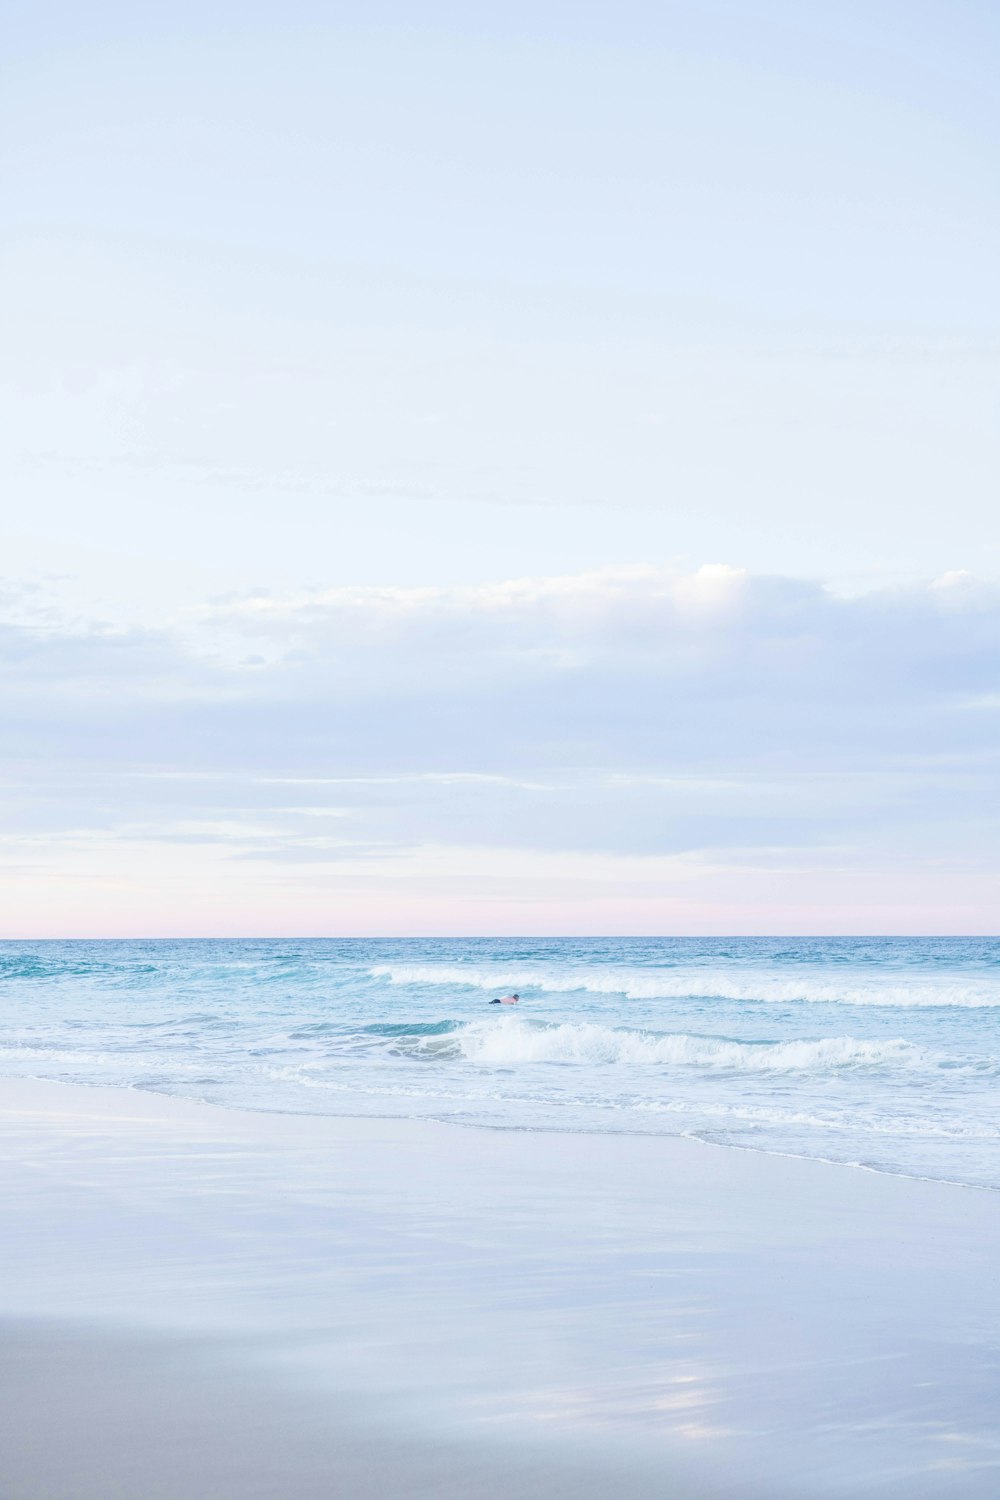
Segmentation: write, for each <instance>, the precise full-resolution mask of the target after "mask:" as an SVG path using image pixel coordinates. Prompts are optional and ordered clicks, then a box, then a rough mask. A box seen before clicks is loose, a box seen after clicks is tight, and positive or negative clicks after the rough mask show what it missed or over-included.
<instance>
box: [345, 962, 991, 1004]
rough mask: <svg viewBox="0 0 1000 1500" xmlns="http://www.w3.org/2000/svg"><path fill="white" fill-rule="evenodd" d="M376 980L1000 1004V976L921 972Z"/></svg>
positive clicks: (523, 972) (506, 973)
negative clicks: (940, 977) (976, 980)
mask: <svg viewBox="0 0 1000 1500" xmlns="http://www.w3.org/2000/svg"><path fill="white" fill-rule="evenodd" d="M368 972H369V974H370V975H371V976H372V978H375V979H385V980H387V981H388V982H389V983H390V984H427V985H432V984H437V985H447V986H450V987H452V988H454V987H455V986H465V987H468V988H470V989H478V990H497V991H499V990H502V989H518V990H520V991H521V992H522V993H523V992H525V991H526V990H541V991H543V992H546V991H548V992H552V993H556V994H568V993H577V992H584V991H587V992H590V993H592V994H598V995H623V996H625V998H626V999H629V1000H658V999H664V1000H671V999H675V1000H683V999H704V1000H714V999H721V1000H746V1001H756V1002H759V1003H764V1004H784V1005H788V1004H795V1003H798V1002H808V1003H813V1004H823V1005H874V1006H905V1007H910V1006H924V1007H936V1006H961V1007H966V1008H972V1009H980V1008H988V1007H993V1006H1000V978H998V979H997V980H996V981H995V982H994V983H992V984H990V983H988V982H987V983H983V984H981V985H972V984H941V983H940V982H937V981H934V980H928V979H924V978H922V977H914V978H912V979H910V978H905V979H904V978H901V977H899V976H898V975H896V976H894V977H893V978H892V979H883V978H881V977H879V978H871V979H868V978H866V977H864V976H860V975H858V974H857V973H854V974H852V975H851V976H850V978H847V977H845V979H844V980H843V981H840V980H831V979H829V978H822V979H820V978H812V977H810V976H805V975H802V976H799V975H795V976H791V975H788V974H784V975H781V976H780V977H779V976H778V975H769V974H766V973H763V974H762V973H759V972H752V973H751V972H740V971H739V970H726V969H712V970H707V971H706V970H691V969H676V970H649V969H628V968H613V967H609V968H602V969H595V968H580V969H573V968H561V969H560V968H555V967H553V968H551V969H548V968H546V969H541V968H538V967H537V966H532V965H530V964H525V965H520V966H518V967H517V968H514V967H512V966H511V965H509V964H504V965H501V964H483V965H473V964H468V965H466V964H379V965H377V966H375V967H374V968H372V969H370V970H369V971H368Z"/></svg>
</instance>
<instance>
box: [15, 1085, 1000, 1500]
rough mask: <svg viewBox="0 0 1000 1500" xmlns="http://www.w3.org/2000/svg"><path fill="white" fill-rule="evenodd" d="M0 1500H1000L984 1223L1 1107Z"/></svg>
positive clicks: (541, 1154) (510, 1147)
mask: <svg viewBox="0 0 1000 1500" xmlns="http://www.w3.org/2000/svg"><path fill="white" fill-rule="evenodd" d="M0 1202H2V1216H3V1234H2V1239H0V1319H2V1320H3V1345H2V1356H0V1454H2V1477H3V1488H2V1492H3V1494H4V1496H5V1500H91V1497H93V1500H98V1497H100V1500H115V1497H118V1496H121V1497H122V1500H210V1497H211V1500H229V1497H230V1496H231V1497H233V1500H236V1497H238V1496H239V1497H244V1496H245V1497H247V1500H253V1497H260V1500H271V1497H273V1500H278V1497H281V1500H313V1497H314V1496H315V1497H319V1496H321V1495H322V1496H324V1497H328V1496H344V1497H357V1500H370V1497H371V1500H374V1497H375V1496H382V1497H384V1496H393V1497H394V1496H401V1497H402V1496H409V1495H421V1496H422V1495H427V1496H437V1497H440V1500H451V1497H453V1496H454V1497H455V1500H458V1497H467V1500H471V1497H476V1496H483V1497H493V1496H494V1495H499V1494H501V1493H503V1494H505V1495H510V1494H511V1493H516V1494H518V1495H527V1496H538V1497H539V1500H541V1497H542V1496H551V1497H557V1500H559V1497H561V1496H563V1495H564V1494H565V1495H566V1496H567V1497H568V1496H569V1495H570V1494H572V1495H574V1496H576V1497H578V1500H579V1497H583V1500H590V1497H591V1496H593V1497H594V1500H596V1497H597V1496H598V1495H601V1496H606V1495H608V1494H609V1492H610V1493H617V1495H618V1496H619V1497H621V1500H647V1497H648V1500H652V1497H653V1496H657V1497H667V1500H669V1497H671V1496H675V1497H677V1500H695V1497H702V1496H704V1497H705V1500H711V1497H715V1496H740V1497H746V1500H754V1497H761V1500H764V1497H767V1500H782V1497H788V1500H811V1497H817V1500H826V1497H843V1500H847V1497H851V1500H861V1497H866V1496H872V1497H875V1496H899V1497H903V1496H905V1497H907V1500H919V1497H941V1500H944V1497H949V1500H960V1497H969V1500H980V1497H982V1500H986V1497H990V1500H992V1497H994V1496H995V1495H996V1494H997V1493H998V1492H1000V1435H998V1432H997V1422H996V1412H997V1410H998V1409H1000V1297H998V1287H997V1279H998V1278H997V1271H996V1266H997V1264H998V1251H1000V1194H996V1193H992V1192H985V1191H980V1190H975V1189H963V1188H956V1187H952V1186H949V1185H947V1184H939V1183H926V1182H914V1181H910V1180H906V1179H902V1178H892V1177H885V1176H878V1175H876V1174H873V1173H867V1172H862V1171H859V1170H855V1169H851V1168H844V1167H832V1166H827V1165H825V1164H822V1163H816V1162H802V1161H794V1160H788V1159H784V1158H775V1157H764V1156H761V1155H757V1154H755V1153H749V1152H741V1151H734V1150H727V1149H722V1148H709V1147H704V1146H700V1145H697V1144H695V1143H692V1142H688V1141H683V1140H665V1139H663V1138H643V1137H621V1136H576V1135H556V1134H550V1135H541V1134H537V1133H528V1132H503V1131H484V1130H478V1129H462V1128H458V1127H454V1126H437V1125H433V1124H428V1123H425V1122H424V1123H414V1122H407V1121H399V1120H394V1121H372V1120H365V1121H361V1120H346V1119H345V1120H338V1119H330V1118H315V1117H291V1116H277V1115H263V1114H251V1113H244V1112H237V1111H225V1110H220V1109H216V1108H212V1107H210V1106H202V1105H195V1104H190V1103H186V1102H181V1101H177V1100H169V1099H164V1098H159V1097H157V1096H155V1095H151V1094H141V1093H135V1092H125V1091H116V1090H103V1089H93V1090H91V1089H79V1088H69V1087H64V1086H61V1085H55V1084H45V1083H32V1082H23V1081H15V1080H4V1081H3V1082H2V1083H0Z"/></svg>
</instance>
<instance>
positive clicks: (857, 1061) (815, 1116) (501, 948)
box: [0, 938, 1000, 1188]
mask: <svg viewBox="0 0 1000 1500" xmlns="http://www.w3.org/2000/svg"><path fill="white" fill-rule="evenodd" d="M511 989H516V990H517V991H518V992H519V993H520V995H521V1002H520V1005H519V1007H518V1008H517V1010H516V1011H514V1010H505V1011H503V1012H502V1013H498V1011H499V1007H497V1008H494V1009H491V1008H490V1007H489V1003H488V1002H489V1000H490V999H491V998H493V997H494V996H495V995H500V994H503V993H505V992H508V991H510V990H511ZM0 1019H2V1032H0V1074H8V1075H16V1076H20V1077H36V1078H47V1079H54V1080H59V1081H64V1082H73V1083H84V1084H112V1085H118V1086H124V1087H127V1088H133V1089H142V1090H148V1091H152V1092H159V1093H164V1094H172V1095H179V1096H183V1097H188V1098H194V1099H201V1100H206V1101H208V1102H212V1103H217V1104H221V1105H226V1106H230V1107H237V1108H245V1109H255V1110H266V1111H281V1112H291V1113H300V1114H338V1115H355V1116H361V1115H364V1116H394V1117H398V1116H404V1117H405V1116H413V1117H420V1118H431V1119H437V1120H443V1121H451V1122H454V1123H458V1124H469V1125H479V1126H491V1127H501V1128H508V1129H520V1130H571V1131H581V1132H630V1133H642V1134H657V1133H659V1134H670V1135H685V1136H691V1137H694V1138H696V1139H700V1140H702V1141H705V1142H709V1143H718V1144H723V1145H731V1146H740V1147H745V1148H751V1149H756V1150H762V1151H768V1152H779V1153H784V1154H789V1155H795V1156H805V1157H817V1158H822V1159H824V1160H829V1161H837V1162H844V1163H851V1164H854V1165H857V1166H864V1167H869V1168H872V1169H874V1170H878V1171H884V1172H892V1173H899V1174H903V1175H910V1176H917V1177H933V1178H941V1179H944V1180H948V1181H953V1182H959V1183H966V1184H970V1185H976V1186H984V1187H992V1188H997V1187H1000V1117H998V1110H997V1101H998V1090H1000V940H997V939H987V938H982V939H968V938H961V939H959V938H950V939H926V938H920V939H917V938H885V939H873V938H866V939H843V938H841V939H803V938H796V939H777V938H771V939H681V938H671V939H666V938H664V939H635V938H633V939H621V938H616V939H576V938H574V939H557V938H553V939H547V940H539V939H531V940H516V939H479V940H467V939H398V940H369V939H355V940H341V939H316V940H298V939H285V940H266V939H259V940H218V941H201V940H191V941H168V940H162V941H147V942H135V941H121V942H96V941H95V942H85V941H78V942H45V943H35V942H23V943H18V942H7V943H3V944H0Z"/></svg>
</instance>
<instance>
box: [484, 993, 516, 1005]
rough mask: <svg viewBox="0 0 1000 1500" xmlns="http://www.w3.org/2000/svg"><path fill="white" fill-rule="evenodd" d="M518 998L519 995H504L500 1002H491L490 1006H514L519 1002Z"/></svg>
mask: <svg viewBox="0 0 1000 1500" xmlns="http://www.w3.org/2000/svg"><path fill="white" fill-rule="evenodd" d="M520 998H521V997H520V995H504V997H503V999H502V1000H491V1001H490V1004H491V1005H516V1004H517V1002H518V1001H519V1000H520Z"/></svg>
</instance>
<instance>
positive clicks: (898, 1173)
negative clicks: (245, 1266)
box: [0, 939, 1000, 1193]
mask: <svg viewBox="0 0 1000 1500" xmlns="http://www.w3.org/2000/svg"><path fill="white" fill-rule="evenodd" d="M191 941H194V939H192V940H191ZM8 1082H20V1083H31V1084H42V1085H46V1086H47V1085H50V1084H51V1085H52V1086H53V1087H54V1088H61V1089H82V1090H84V1091H85V1092H90V1091H98V1092H100V1091H102V1090H106V1091H108V1092H109V1093H112V1094H118V1093H120V1094H138V1095H148V1096H149V1097H150V1098H153V1099H163V1100H165V1101H166V1102H167V1103H176V1104H178V1105H186V1104H189V1105H193V1106H197V1107H198V1108H200V1109H209V1110H221V1111H222V1112H223V1113H224V1114H236V1115H244V1114H245V1115H252V1116H256V1115H260V1116H262V1117H263V1118H265V1119H270V1118H275V1119H290V1120H346V1121H357V1122H359V1123H364V1122H365V1121H369V1120H374V1121H381V1122H383V1123H397V1124H410V1125H414V1126H417V1127H420V1126H424V1125H434V1126H442V1127H443V1128H445V1129H455V1130H473V1131H475V1130H482V1131H488V1132H493V1131H496V1132H499V1133H501V1134H515V1135H519V1134H521V1135H539V1136H550V1135H554V1136H573V1137H579V1138H580V1139H581V1140H586V1139H590V1138H594V1137H596V1138H598V1139H601V1140H603V1139H606V1138H610V1139H617V1138H619V1137H620V1138H622V1139H623V1140H655V1141H660V1140H662V1141H688V1142H690V1143H691V1145H693V1146H704V1147H707V1148H708V1149H709V1150H715V1151H741V1152H747V1153H748V1154H749V1155H751V1156H766V1157H773V1158H775V1159H776V1160H779V1161H800V1162H815V1163H816V1164H817V1165H818V1166H823V1167H837V1168H842V1169H844V1170H845V1171H852V1172H870V1173H872V1174H873V1175H874V1176H876V1177H889V1178H899V1179H901V1180H902V1181H904V1182H930V1183H938V1184H940V1185H941V1186H942V1187H951V1188H963V1189H966V1190H968V1191H969V1192H977V1193H1000V1184H993V1183H988V1182H963V1181H962V1180H961V1179H960V1178H956V1177H931V1176H930V1175H928V1174H927V1173H925V1172H924V1173H919V1172H906V1171H904V1170H903V1169H902V1168H901V1167H878V1166H873V1165H872V1164H871V1163H870V1162H864V1161H838V1160H837V1159H836V1158H835V1157H831V1156H810V1155H808V1154H807V1153H806V1152H801V1151H779V1150H777V1149H776V1148H773V1147H768V1146H752V1145H749V1144H747V1143H745V1142H743V1141H713V1140H706V1139H705V1138H704V1136H701V1135H699V1134H698V1133H697V1132H696V1131H674V1132H669V1131H665V1130H626V1129H618V1130H596V1129H594V1130H586V1129H584V1128H583V1127H581V1126H574V1125H566V1126H559V1125H538V1124H531V1125H504V1124H502V1123H500V1122H498V1121H495V1120H461V1119H457V1118H447V1117H439V1116H435V1115H402V1114H397V1115H393V1114H384V1115H383V1114H375V1113H368V1114H352V1113H350V1112H348V1111H343V1112H341V1111H332V1110H304V1109H303V1110H298V1109H278V1108H260V1107H258V1108H254V1107H252V1106H250V1105H248V1104H226V1103H222V1102H220V1101H217V1100H214V1099H202V1098H198V1097H197V1096H195V1095H189V1094H168V1093H165V1092H163V1091H161V1090H159V1089H153V1088H146V1087H145V1086H143V1085H142V1084H135V1083H129V1084H124V1083H123V1084H109V1083H86V1082H79V1081H75V1080H74V1081H72V1082H71V1081H67V1080H64V1079H60V1078H46V1077H43V1076H41V1075H38V1074H27V1073H0V1090H2V1088H3V1085H4V1084H6V1083H8Z"/></svg>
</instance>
